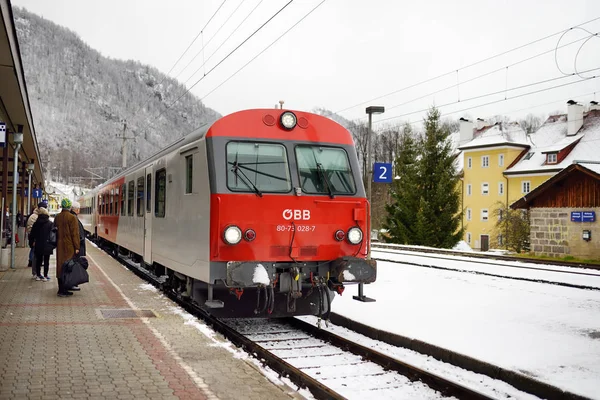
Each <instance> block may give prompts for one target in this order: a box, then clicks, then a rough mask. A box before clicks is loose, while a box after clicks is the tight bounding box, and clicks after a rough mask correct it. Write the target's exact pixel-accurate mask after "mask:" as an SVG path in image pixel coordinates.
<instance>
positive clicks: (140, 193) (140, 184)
mask: <svg viewBox="0 0 600 400" xmlns="http://www.w3.org/2000/svg"><path fill="white" fill-rule="evenodd" d="M137 216H138V217H143V216H144V177H143V176H140V177H139V178H138V180H137Z"/></svg>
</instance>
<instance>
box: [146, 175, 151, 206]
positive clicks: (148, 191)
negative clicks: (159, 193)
mask: <svg viewBox="0 0 600 400" xmlns="http://www.w3.org/2000/svg"><path fill="white" fill-rule="evenodd" d="M151 201H152V174H148V175H146V212H150V211H152V203H151Z"/></svg>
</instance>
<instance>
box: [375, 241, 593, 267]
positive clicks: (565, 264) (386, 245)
mask: <svg viewBox="0 0 600 400" xmlns="http://www.w3.org/2000/svg"><path fill="white" fill-rule="evenodd" d="M371 249H372V250H377V251H379V250H380V249H394V250H401V251H402V250H403V251H411V252H417V253H421V254H426V253H433V254H445V255H451V256H457V257H471V258H481V259H488V260H490V259H492V260H502V261H519V262H523V263H530V264H544V265H557V266H561V267H572V268H585V269H592V270H599V271H600V263H586V262H580V261H577V262H575V261H562V260H560V261H559V260H552V259H544V260H540V259H537V258H525V257H515V256H507V255H500V254H482V253H474V252H466V251H456V250H448V249H430V248H426V247H413V246H404V245H397V244H390V243H372V244H371Z"/></svg>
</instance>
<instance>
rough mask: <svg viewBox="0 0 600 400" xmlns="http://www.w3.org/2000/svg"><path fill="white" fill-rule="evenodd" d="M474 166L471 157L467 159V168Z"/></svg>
mask: <svg viewBox="0 0 600 400" xmlns="http://www.w3.org/2000/svg"><path fill="white" fill-rule="evenodd" d="M472 166H473V159H472V158H471V157H469V158H467V168H471V167H472Z"/></svg>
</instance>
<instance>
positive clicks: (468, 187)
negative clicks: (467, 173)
mask: <svg viewBox="0 0 600 400" xmlns="http://www.w3.org/2000/svg"><path fill="white" fill-rule="evenodd" d="M470 195H471V184H470V183H469V184H468V185H467V196H470Z"/></svg>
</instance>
